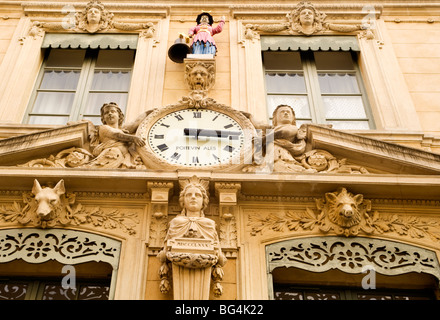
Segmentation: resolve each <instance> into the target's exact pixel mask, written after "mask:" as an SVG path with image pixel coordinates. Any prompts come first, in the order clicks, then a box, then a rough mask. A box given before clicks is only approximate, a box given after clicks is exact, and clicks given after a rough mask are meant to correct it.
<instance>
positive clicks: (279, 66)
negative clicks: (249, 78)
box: [263, 51, 303, 70]
mask: <svg viewBox="0 0 440 320" xmlns="http://www.w3.org/2000/svg"><path fill="white" fill-rule="evenodd" d="M263 63H264V67H265V68H266V70H302V69H303V67H302V64H301V56H300V54H299V52H273V51H264V52H263Z"/></svg>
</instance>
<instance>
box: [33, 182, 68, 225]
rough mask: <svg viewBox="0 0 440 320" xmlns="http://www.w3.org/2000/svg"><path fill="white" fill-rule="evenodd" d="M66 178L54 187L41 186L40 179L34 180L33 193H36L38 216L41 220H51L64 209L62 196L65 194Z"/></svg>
mask: <svg viewBox="0 0 440 320" xmlns="http://www.w3.org/2000/svg"><path fill="white" fill-rule="evenodd" d="M65 192H66V189H65V188H64V180H60V181H59V182H58V183H57V184H56V186H55V187H54V188H50V187H41V185H40V183H39V182H38V180H36V179H35V180H34V186H33V188H32V193H33V194H34V195H35V200H36V202H37V209H36V213H37V217H38V218H40V220H41V221H50V220H52V219H54V218H55V217H56V216H57V214H58V213H59V212H60V211H61V210H62V200H61V196H62V195H64V193H65Z"/></svg>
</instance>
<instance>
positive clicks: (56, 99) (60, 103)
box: [32, 92, 75, 114]
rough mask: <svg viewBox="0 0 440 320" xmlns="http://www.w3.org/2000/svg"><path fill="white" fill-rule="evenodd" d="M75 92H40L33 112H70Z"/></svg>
mask: <svg viewBox="0 0 440 320" xmlns="http://www.w3.org/2000/svg"><path fill="white" fill-rule="evenodd" d="M74 98H75V93H66V92H39V93H38V95H37V99H36V100H35V105H34V108H33V110H32V113H46V114H69V113H70V110H71V108H72V103H73V99H74Z"/></svg>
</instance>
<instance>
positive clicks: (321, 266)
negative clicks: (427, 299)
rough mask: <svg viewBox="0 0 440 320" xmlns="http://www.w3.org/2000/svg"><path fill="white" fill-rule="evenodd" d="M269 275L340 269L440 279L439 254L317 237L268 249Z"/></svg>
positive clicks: (372, 241) (366, 241)
mask: <svg viewBox="0 0 440 320" xmlns="http://www.w3.org/2000/svg"><path fill="white" fill-rule="evenodd" d="M266 254H267V264H268V269H269V272H272V271H273V270H274V269H275V268H278V267H296V268H300V269H305V270H308V271H312V272H324V271H327V270H331V269H338V270H341V271H343V272H347V273H352V274H353V273H361V272H365V269H364V268H365V267H370V268H374V270H376V271H377V272H379V273H381V274H385V275H398V274H404V273H408V272H424V273H428V274H432V275H434V276H435V277H436V278H437V279H439V278H440V274H439V262H438V259H437V256H436V253H435V252H434V251H431V250H427V249H423V248H419V247H416V246H412V245H408V244H403V243H398V242H394V241H384V240H379V239H371V238H362V237H358V238H353V239H350V238H349V239H344V238H342V239H341V238H340V237H313V238H305V239H293V240H287V241H282V242H279V243H275V244H272V245H269V246H267V247H266Z"/></svg>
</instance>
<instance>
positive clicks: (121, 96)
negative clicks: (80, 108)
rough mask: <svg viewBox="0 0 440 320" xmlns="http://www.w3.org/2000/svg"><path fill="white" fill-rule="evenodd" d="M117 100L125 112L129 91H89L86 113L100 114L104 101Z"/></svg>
mask: <svg viewBox="0 0 440 320" xmlns="http://www.w3.org/2000/svg"><path fill="white" fill-rule="evenodd" d="M108 102H116V103H117V104H118V105H119V107H120V108H121V110H122V112H124V113H125V107H126V105H127V93H108V92H105V93H89V97H88V99H87V107H86V110H85V113H84V114H86V115H92V114H97V115H98V114H100V110H101V107H102V105H103V104H104V103H108Z"/></svg>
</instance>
